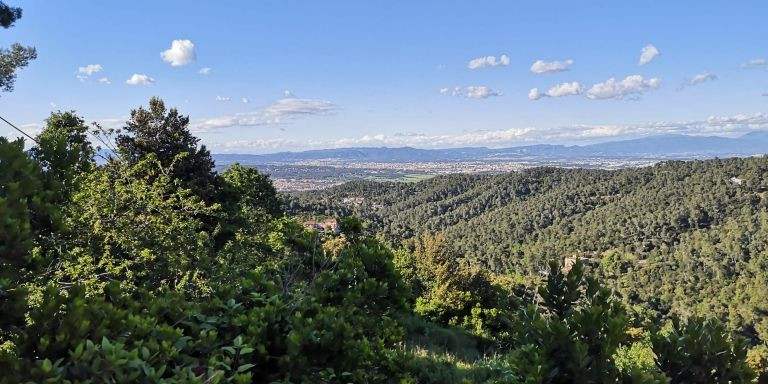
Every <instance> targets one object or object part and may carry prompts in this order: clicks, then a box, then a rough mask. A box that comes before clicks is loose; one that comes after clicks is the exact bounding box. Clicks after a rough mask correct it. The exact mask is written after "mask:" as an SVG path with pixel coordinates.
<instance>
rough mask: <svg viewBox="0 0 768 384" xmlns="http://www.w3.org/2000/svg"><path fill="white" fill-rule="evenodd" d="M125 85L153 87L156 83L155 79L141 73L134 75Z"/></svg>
mask: <svg viewBox="0 0 768 384" xmlns="http://www.w3.org/2000/svg"><path fill="white" fill-rule="evenodd" d="M125 83H126V84H128V85H152V84H154V83H155V79H153V78H151V77H149V76H147V75H144V74H141V73H134V74H133V76H131V78H130V79H128V80H126V81H125Z"/></svg>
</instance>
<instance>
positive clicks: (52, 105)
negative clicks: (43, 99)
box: [48, 101, 59, 108]
mask: <svg viewBox="0 0 768 384" xmlns="http://www.w3.org/2000/svg"><path fill="white" fill-rule="evenodd" d="M48 105H50V106H51V108H58V107H59V105H58V104H56V103H54V102H53V101H51V102H49V103H48Z"/></svg>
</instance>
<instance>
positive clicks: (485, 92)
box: [440, 85, 504, 99]
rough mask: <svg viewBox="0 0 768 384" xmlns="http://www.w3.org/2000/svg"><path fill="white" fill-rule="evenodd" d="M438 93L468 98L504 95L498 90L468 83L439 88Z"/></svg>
mask: <svg viewBox="0 0 768 384" xmlns="http://www.w3.org/2000/svg"><path fill="white" fill-rule="evenodd" d="M440 94H442V95H446V96H464V97H466V98H469V99H487V98H489V97H492V96H502V95H504V94H503V93H502V92H500V91H494V90H493V89H491V88H489V87H486V86H484V85H470V86H467V87H453V88H440Z"/></svg>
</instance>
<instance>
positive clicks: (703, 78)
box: [677, 71, 717, 91]
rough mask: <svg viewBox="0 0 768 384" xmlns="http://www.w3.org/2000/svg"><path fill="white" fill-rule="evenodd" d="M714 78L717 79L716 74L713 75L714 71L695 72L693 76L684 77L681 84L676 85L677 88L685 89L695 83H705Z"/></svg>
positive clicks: (679, 89)
mask: <svg viewBox="0 0 768 384" xmlns="http://www.w3.org/2000/svg"><path fill="white" fill-rule="evenodd" d="M715 80H717V75H715V74H714V73H709V72H706V71H704V72H702V73H699V74H697V75H696V76H693V77H692V78H690V79H686V80H685V81H684V82H683V83H682V84H680V86H678V87H677V90H678V91H682V90H683V89H685V87H693V86H695V85H699V84H703V83H706V82H708V81H715Z"/></svg>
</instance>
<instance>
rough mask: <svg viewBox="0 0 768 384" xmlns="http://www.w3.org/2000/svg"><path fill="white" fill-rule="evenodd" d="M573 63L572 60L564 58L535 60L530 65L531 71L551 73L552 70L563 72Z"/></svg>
mask: <svg viewBox="0 0 768 384" xmlns="http://www.w3.org/2000/svg"><path fill="white" fill-rule="evenodd" d="M572 64H573V60H570V59H569V60H564V61H544V60H536V61H535V62H534V63H533V64H532V65H531V72H533V73H553V72H563V71H567V70H569V69H570V67H571V65H572Z"/></svg>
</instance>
